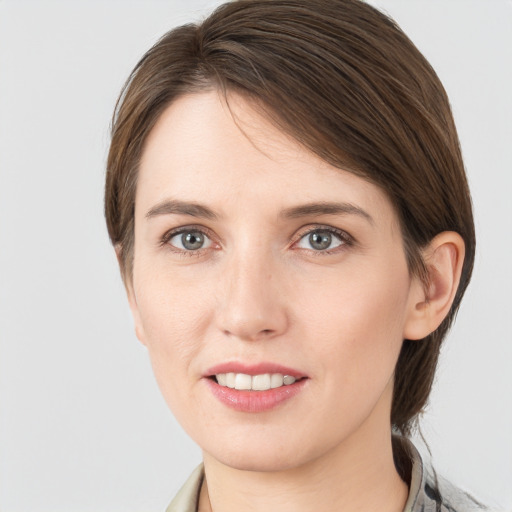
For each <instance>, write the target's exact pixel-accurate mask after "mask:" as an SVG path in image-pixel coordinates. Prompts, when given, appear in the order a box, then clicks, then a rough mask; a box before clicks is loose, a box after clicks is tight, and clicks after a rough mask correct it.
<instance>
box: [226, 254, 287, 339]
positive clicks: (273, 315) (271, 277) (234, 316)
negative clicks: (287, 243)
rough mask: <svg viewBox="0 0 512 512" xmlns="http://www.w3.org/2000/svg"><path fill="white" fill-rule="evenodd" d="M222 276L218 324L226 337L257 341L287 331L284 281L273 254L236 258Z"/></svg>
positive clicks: (228, 263) (229, 263)
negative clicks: (273, 259)
mask: <svg viewBox="0 0 512 512" xmlns="http://www.w3.org/2000/svg"><path fill="white" fill-rule="evenodd" d="M223 274H224V275H223V276H222V278H221V279H222V282H223V285H222V286H220V289H221V292H220V294H219V296H218V299H219V300H218V309H217V324H218V327H219V329H220V330H221V331H222V332H223V334H224V335H226V336H230V337H235V338H238V339H241V340H245V341H257V340H264V339H271V338H274V337H276V336H279V335H281V334H283V333H284V332H286V330H287V328H288V320H289V319H288V314H287V304H286V296H285V293H284V290H285V286H284V285H285V283H284V281H285V280H284V279H283V276H282V273H281V275H279V272H278V268H277V265H276V264H275V262H273V261H272V257H271V255H270V254H268V253H267V254H251V255H250V256H247V255H245V256H244V255H238V256H234V257H233V258H230V261H229V262H226V268H225V269H224V272H223Z"/></svg>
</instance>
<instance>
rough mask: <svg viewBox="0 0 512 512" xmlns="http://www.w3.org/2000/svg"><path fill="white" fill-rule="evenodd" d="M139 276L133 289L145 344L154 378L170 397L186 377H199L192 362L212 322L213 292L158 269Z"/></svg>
mask: <svg viewBox="0 0 512 512" xmlns="http://www.w3.org/2000/svg"><path fill="white" fill-rule="evenodd" d="M139 276H140V278H138V279H137V280H135V276H134V286H135V291H136V296H137V305H138V310H139V316H140V322H141V327H142V330H143V332H144V337H145V344H146V347H147V349H148V352H149V356H150V358H151V363H152V366H153V370H154V373H155V377H156V379H157V381H158V383H159V385H160V387H161V388H162V391H163V393H164V396H165V397H166V398H168V397H169V396H171V395H173V394H175V393H171V391H172V390H173V389H174V388H179V387H180V386H179V383H180V382H183V379H184V378H191V377H192V378H194V377H195V376H196V373H194V372H197V369H196V368H195V367H193V366H192V362H193V361H194V360H195V358H196V356H197V355H198V354H199V353H200V351H201V349H202V347H203V345H204V341H205V332H206V326H207V325H208V324H209V322H210V321H211V316H210V313H209V310H210V308H209V305H208V304H207V300H208V297H211V293H209V292H208V291H207V290H206V289H205V288H206V287H205V286H204V283H203V286H201V285H200V284H199V283H194V285H192V284H191V283H190V282H182V281H181V280H180V279H177V278H176V277H174V278H173V276H172V274H170V273H169V272H167V273H166V272H165V271H162V270H161V269H158V268H157V267H154V268H153V269H152V270H150V271H148V270H147V269H146V271H145V272H144V273H142V272H141V273H140V274H139ZM171 388H172V389H171Z"/></svg>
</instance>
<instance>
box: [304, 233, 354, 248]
mask: <svg viewBox="0 0 512 512" xmlns="http://www.w3.org/2000/svg"><path fill="white" fill-rule="evenodd" d="M348 242H349V240H348V237H347V236H346V235H344V234H342V233H341V232H338V231H334V230H330V229H326V228H318V229H314V230H312V231H309V232H308V233H306V234H305V235H303V236H302V237H301V238H300V240H299V241H298V243H297V245H296V246H297V247H299V248H300V249H309V250H313V251H325V252H328V251H330V250H332V249H336V248H337V247H340V246H341V245H343V244H346V243H348Z"/></svg>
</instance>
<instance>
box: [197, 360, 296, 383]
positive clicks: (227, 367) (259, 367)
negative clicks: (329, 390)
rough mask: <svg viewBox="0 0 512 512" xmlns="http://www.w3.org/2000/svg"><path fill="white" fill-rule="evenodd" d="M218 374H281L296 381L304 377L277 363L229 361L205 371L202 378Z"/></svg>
mask: <svg viewBox="0 0 512 512" xmlns="http://www.w3.org/2000/svg"><path fill="white" fill-rule="evenodd" d="M219 373H244V374H246V375H262V374H264V373H281V374H282V375H290V376H291V377H295V378H296V379H300V378H303V377H306V375H305V374H304V373H302V372H301V371H299V370H295V369H294V368H289V367H287V366H283V365H281V364H277V363H270V362H261V363H257V364H245V363H241V362H236V361H231V362H226V363H220V364H217V365H215V366H212V367H211V368H209V369H208V370H206V372H205V374H204V376H205V377H211V376H212V375H218V374H219Z"/></svg>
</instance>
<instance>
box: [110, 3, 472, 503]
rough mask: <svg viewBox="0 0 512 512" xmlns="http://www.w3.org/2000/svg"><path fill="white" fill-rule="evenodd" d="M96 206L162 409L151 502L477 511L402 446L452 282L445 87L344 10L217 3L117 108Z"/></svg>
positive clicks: (455, 179) (456, 300)
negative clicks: (184, 436) (174, 492)
mask: <svg viewBox="0 0 512 512" xmlns="http://www.w3.org/2000/svg"><path fill="white" fill-rule="evenodd" d="M105 210H106V218H107V225H108V229H109V234H110V237H111V240H112V242H113V244H114V245H115V247H116V251H117V255H118V259H119V263H120V267H121V272H122V275H123V279H124V282H125V285H126V289H127V293H128V299H129V303H130V307H131V310H132V313H133V316H134V320H135V326H136V332H137V336H138V338H139V339H140V340H141V341H142V342H143V343H144V344H145V345H146V346H147V348H148V351H149V354H150V357H151V361H152V365H153V369H154V372H155V376H156V378H157V381H158V383H159V386H160V388H161V391H162V393H163V395H164V397H165V399H166V401H167V402H168V404H169V406H170V408H171V409H172V411H173V412H174V414H175V415H176V417H177V419H178V420H179V421H180V423H181V424H182V426H183V427H184V428H185V430H186V431H187V432H188V433H189V435H190V436H191V437H192V438H193V439H194V440H195V441H196V442H197V443H198V444H199V446H200V447H201V449H202V451H203V458H204V467H203V466H202V467H200V468H198V470H197V471H196V472H195V473H194V474H193V475H192V477H191V479H190V480H189V481H188V482H187V484H186V485H185V487H184V488H183V490H182V491H181V493H180V494H179V495H178V496H177V498H176V499H175V501H174V502H173V503H172V504H171V505H170V507H169V509H168V510H169V511H189V510H190V511H194V510H200V511H210V510H212V511H214V512H219V511H222V512H224V511H230V510H240V509H242V508H243V509H247V510H255V511H257V510H268V509H269V508H272V509H274V508H279V509H281V510H293V511H301V510H313V509H314V510H320V511H321V510H326V511H327V510H346V511H352V510H374V509H378V510H382V511H390V512H391V511H400V510H408V511H409V510H414V511H416V510H436V509H437V510H456V511H459V510H464V511H466V510H473V509H475V510H477V509H480V505H479V504H478V503H477V502H476V501H475V500H473V499H472V498H470V497H469V496H467V495H466V494H464V493H462V492H460V491H457V490H456V489H455V488H453V487H451V486H450V485H449V484H446V483H444V482H441V481H440V479H438V478H436V476H435V473H433V474H430V473H429V471H428V469H427V468H426V467H423V465H422V462H421V459H420V457H419V455H418V453H417V452H416V450H415V448H414V447H413V446H412V444H411V443H410V442H409V441H408V439H407V438H408V436H409V435H410V433H411V430H412V428H413V426H414V422H415V420H416V419H417V417H418V414H419V413H420V412H421V411H422V409H423V407H424V406H425V403H426V401H427V399H428V396H429V392H430V389H431V385H432V381H433V377H434V373H435V368H436V364H437V359H438V355H439V349H440V346H441V343H442V340H443V338H444V336H445V334H446V332H447V330H448V328H449V326H450V324H451V322H452V320H453V318H454V315H455V313H456V311H457V308H458V307H459V304H460V301H461V299H462V296H463V294H464V291H465V289H466V287H467V284H468V282H469V279H470V276H471V270H472V266H473V260H474V251H475V239H474V227H473V218H472V211H471V200H470V196H469V191H468V187H467V182H466V178H465V174H464V167H463V163H462V159H461V155H460V150H459V144H458V138H457V134H456V130H455V126H454V123H453V119H452V116H451V112H450V108H449V104H448V100H447V98H446V94H445V92H444V89H443V87H442V85H441V84H440V82H439V80H438V78H437V76H436V75H435V73H434V71H433V70H432V68H431V67H430V66H429V64H428V63H427V62H426V61H425V59H424V58H423V56H422V55H421V54H420V53H419V52H418V50H417V49H416V48H415V47H414V45H413V44H412V43H411V42H410V41H409V39H408V38H407V37H406V36H405V35H404V34H403V33H402V32H401V31H400V29H399V28H398V27H397V26H396V25H395V24H394V23H393V22H392V21H391V20H390V19H388V18H387V17H385V16H384V15H382V14H381V13H379V12H378V11H376V10H375V9H373V8H371V7H370V6H368V5H366V4H364V3H362V2H360V1H356V0H344V1H338V2H333V1H332V0H313V1H311V0H307V1H306V0H289V1H284V0H283V1H268V0H256V1H245V0H241V1H237V2H232V3H228V4H225V5H224V6H222V7H221V8H219V9H218V10H217V11H215V12H214V13H213V14H212V15H211V16H210V17H209V18H208V19H206V20H205V21H204V22H203V23H202V24H201V25H199V26H192V25H187V26H183V27H180V28H178V29H175V30H173V31H171V32H170V33H168V34H167V35H165V36H164V37H163V38H162V39H161V40H160V41H159V42H158V43H157V44H156V45H155V46H154V47H153V48H152V49H151V50H150V51H149V52H148V53H147V54H146V55H145V56H144V58H143V59H142V60H141V62H140V63H139V64H138V65H137V67H136V68H135V70H134V72H133V73H132V75H131V77H130V79H129V81H128V83H127V85H126V87H125V90H124V91H123V94H122V96H121V98H120V100H119V103H118V106H117V109H116V114H115V118H114V125H113V135H112V144H111V148H110V153H109V159H108V173H107V184H106V200H105Z"/></svg>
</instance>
